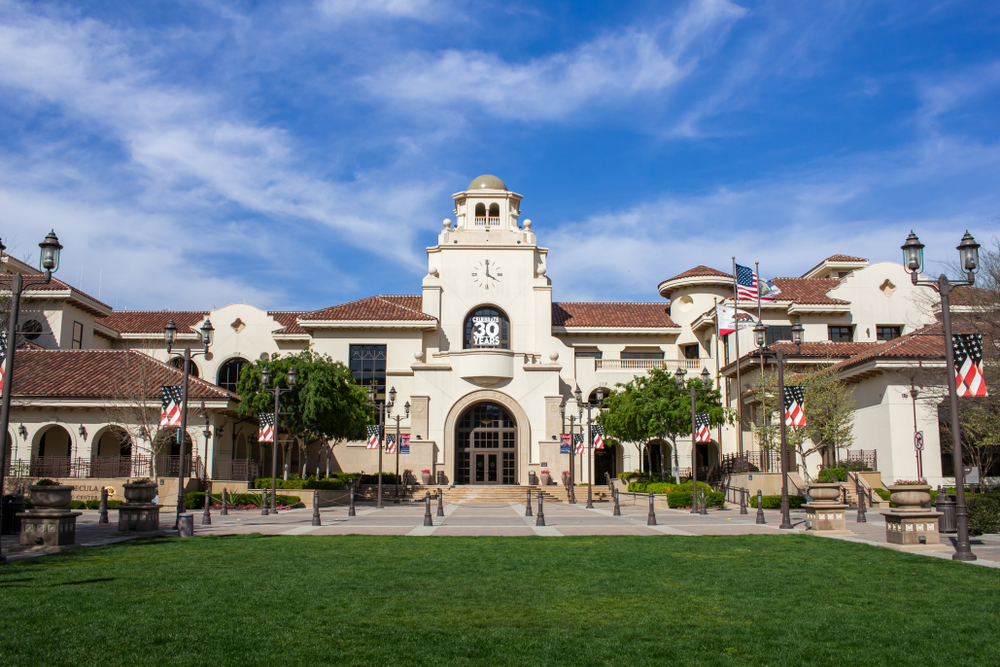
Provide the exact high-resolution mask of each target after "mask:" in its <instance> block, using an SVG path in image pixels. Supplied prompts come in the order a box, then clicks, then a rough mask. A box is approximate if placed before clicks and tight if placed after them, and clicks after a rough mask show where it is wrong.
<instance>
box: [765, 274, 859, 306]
mask: <svg viewBox="0 0 1000 667" xmlns="http://www.w3.org/2000/svg"><path fill="white" fill-rule="evenodd" d="M774 284H775V285H776V286H777V287H778V289H779V290H781V294H779V295H778V297H777V300H778V302H779V303H780V302H783V301H786V302H794V303H801V304H803V305H806V304H808V305H835V304H850V301H844V300H843V299H834V298H831V297H829V296H827V295H826V293H827V292H829V291H830V290H832V289H833V288H834V287H836V286H837V285H839V284H840V281H839V280H836V279H831V278H775V279H774Z"/></svg>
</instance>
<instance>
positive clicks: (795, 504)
mask: <svg viewBox="0 0 1000 667" xmlns="http://www.w3.org/2000/svg"><path fill="white" fill-rule="evenodd" d="M805 502H806V499H805V498H804V497H803V496H792V495H789V496H788V508H789V509H793V510H794V509H798V508H800V507H802V506H803V505H804V504H805ZM750 507H757V494H754V495H752V496H750ZM764 509H766V510H779V509H781V494H778V495H776V496H764Z"/></svg>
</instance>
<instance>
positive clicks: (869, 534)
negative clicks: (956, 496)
mask: <svg viewBox="0 0 1000 667" xmlns="http://www.w3.org/2000/svg"><path fill="white" fill-rule="evenodd" d="M612 509H613V508H612V505H611V503H606V502H595V503H594V509H586V507H585V504H584V503H583V502H581V503H579V504H577V505H569V504H566V503H561V502H549V503H546V504H545V525H544V526H539V525H537V516H531V517H526V516H525V515H524V514H525V505H524V503H516V504H515V503H488V502H463V503H458V504H453V503H447V502H445V503H444V504H443V510H444V516H443V517H439V516H435V515H436V514H437V504H436V502H432V504H431V514H432V520H433V523H434V525H433V526H425V525H424V514H425V510H424V504H423V503H421V502H416V503H402V504H399V505H395V504H392V503H391V502H389V503H387V504H386V505H385V507H383V508H382V509H378V508H376V507H375V506H374V503H359V504H358V506H357V516H353V517H351V516H348V515H347V511H348V510H347V508H346V507H341V506H338V507H330V508H324V509H322V510H321V511H320V516H321V521H322V525H321V526H313V525H312V516H313V511H312V510H311V509H304V508H303V509H291V510H283V511H280V512H279V513H278V514H277V515H269V516H261V515H260V512H259V510H240V511H230V513H229V514H228V515H227V516H222V515H221V514H219V512H218V511H213V512H212V515H211V521H212V523H211V525H201V522H202V514H203V513H202V511H201V510H198V511H195V512H193V513H192V514H193V515H194V520H195V535H239V534H249V533H261V534H265V535H407V536H445V537H449V536H450V537H470V536H494V537H528V536H533V535H540V536H544V537H562V536H582V535H650V536H653V535H678V536H706V535H788V534H799V533H801V532H803V531H804V530H805V512H804V511H801V510H793V511H792V513H791V516H792V522H793V524H794V526H795V528H794V529H793V530H781V529H779V528H778V525H779V524H780V522H781V517H780V514H779V512H778V511H777V510H765V511H764V515H765V519H766V521H767V523H766V524H763V525H759V524H757V523H755V517H756V510H753V509H749V510H748V512H749V513H748V514H745V515H741V514H740V513H739V508H738V507H729V508H727V509H722V510H709V511H708V514H707V515H700V514H691V513H690V511H689V510H671V509H664V508H657V509H656V523H657V525H655V526H649V525H647V513H648V507H647V505H646V504H645V503H642V504H639V505H635V506H630V505H622V506H621V516H613V513H612ZM532 510H533V512H534V513H535V514H536V515H537V512H538V505H537V501H536V502H535V503H534V504H533V506H532ZM160 516H161V524H162V525H163V526H164V528H165V530H164V533H165V534H166V535H168V536H175V535H176V531H173V530H171V529H170V527H171V525H172V523H173V516H174V513H173V511H171V510H169V509H168V508H164V509H163V510H162V511H161V514H160ZM109 517H110V519H111V521H112V523H110V524H106V525H101V524H98V523H97V520H98V513H97V511H96V510H89V511H83V512H82V516H81V517H80V518H79V520H78V522H77V543H78V544H79V545H81V546H82V547H88V546H95V545H101V544H111V543H114V542H120V541H123V540H127V539H132V537H129V536H121V535H119V533H118V532H117V525H116V524H115V523H114V521H115V519H116V518H117V513H116V512H114V511H112V512H109ZM855 517H856V512H855V511H854V510H849V514H848V518H849V519H854V518H855ZM847 528H848V530H850V531H853V532H854V533H855V535H853V536H841V537H836V538H827V539H844V540H849V541H855V542H862V543H866V544H872V545H876V546H885V521H884V520H883V518H882V516H881V515H880V514H879V513H878V512H877V511H871V510H870V511H869V512H868V515H867V522H866V523H857V522H855V521H850V520H849V521H848V523H847ZM17 539H18V538H17V536H16V535H10V536H8V535H5V536H3V538H2V540H3V551H4V554H5V555H6V556H7V558H8V559H17V558H26V557H31V556H38V555H40V554H37V553H11V551H10V547H13V546H14V545H15V544H16V543H17ZM817 539H822V538H817ZM953 541H954V536H950V535H942V542H943V543H945V544H948V545H951V544H953ZM972 548H973V551H974V553H975V554H976V555H977V556H978V558H979V560H978V561H976V563H977V564H979V565H983V566H986V567H995V568H1000V535H983V536H979V537H974V538H972ZM926 553H927V555H929V556H937V557H942V558H951V554H952V552H951V551H939V552H926Z"/></svg>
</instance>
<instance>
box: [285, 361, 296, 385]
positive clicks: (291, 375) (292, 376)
mask: <svg viewBox="0 0 1000 667" xmlns="http://www.w3.org/2000/svg"><path fill="white" fill-rule="evenodd" d="M287 380H288V388H289V389H293V388H294V387H295V366H292V367H291V368H289V369H288V377H287Z"/></svg>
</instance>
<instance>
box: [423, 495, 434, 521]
mask: <svg viewBox="0 0 1000 667" xmlns="http://www.w3.org/2000/svg"><path fill="white" fill-rule="evenodd" d="M425 493H426V494H427V495H425V496H424V525H425V526H433V525H434V519H432V518H431V492H430V491H426V492H425Z"/></svg>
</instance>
